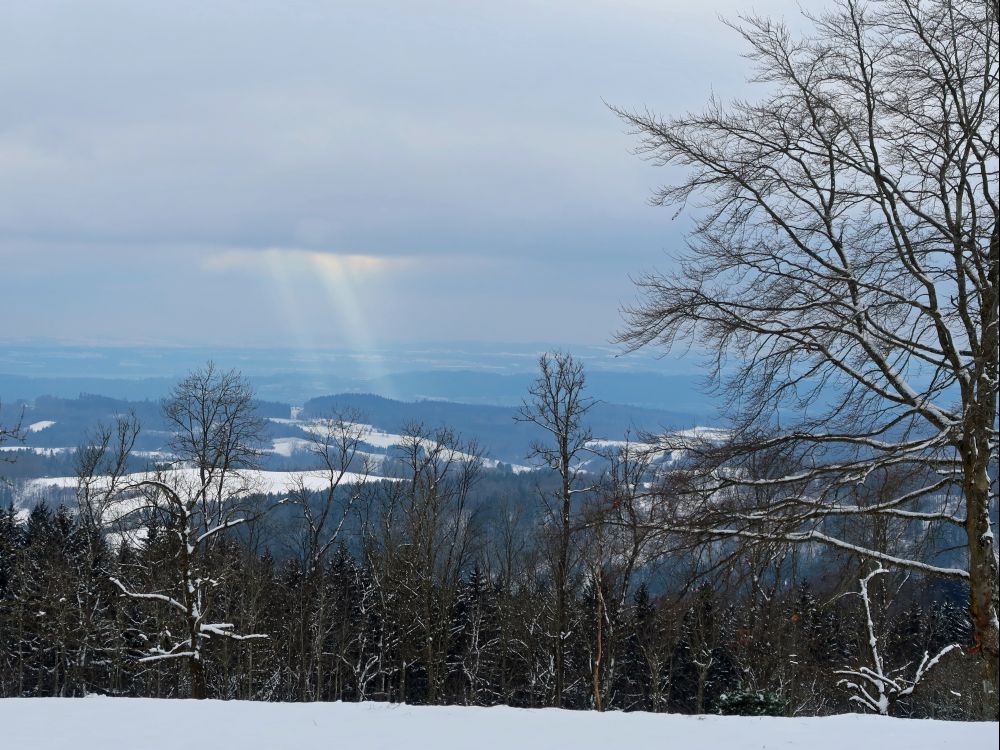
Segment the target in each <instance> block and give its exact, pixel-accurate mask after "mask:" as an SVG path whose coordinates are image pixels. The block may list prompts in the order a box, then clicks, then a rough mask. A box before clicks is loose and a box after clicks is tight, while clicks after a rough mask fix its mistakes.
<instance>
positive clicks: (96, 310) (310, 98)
mask: <svg viewBox="0 0 1000 750" xmlns="http://www.w3.org/2000/svg"><path fill="white" fill-rule="evenodd" d="M749 7H750V3H749V2H746V1H744V2H739V1H737V0H700V1H699V2H691V1H690V0H688V1H686V2H674V1H673V0H662V1H661V2H653V1H652V0H647V1H641V0H608V1H607V2H585V1H584V0H572V1H570V0H567V1H566V2H562V1H559V2H518V1H517V0H513V1H511V0H506V1H505V2H501V3H497V2H483V3H479V2H470V1H469V0H462V1H460V0H454V1H451V2H420V3H417V2H412V0H411V1H408V2H381V1H379V0H364V1H363V2H356V3H355V2H336V1H334V0H328V1H326V2H310V1H306V0H300V1H294V0H283V1H282V2H265V1H262V0H232V1H224V0H212V1H206V0H199V1H198V2H177V1H172V2H145V1H143V2H138V1H137V0H122V1H121V2H117V3H116V2H105V1H103V0H89V1H88V2H79V1H74V2H66V3H56V2H45V1H44V0H28V1H27V2H20V1H18V0H14V1H13V2H12V1H11V0H7V1H6V2H4V3H3V5H2V9H0V111H2V116H0V295H2V297H0V298H2V299H3V310H2V316H0V340H3V339H7V340H26V339H50V340H51V339H55V340H61V341H68V342H105V343H141V342H145V343H164V344H188V345H202V344H207V345H215V344H222V343H230V344H236V345H262V346H273V345H289V346H294V347H300V348H308V347H317V346H344V345H347V346H355V347H359V348H364V347H369V346H373V345H380V344H384V343H389V342H406V341H430V340H435V341H449V340H458V339H464V340H470V339H473V340H475V339H478V340H487V341H490V340H495V341H512V342H518V341H550V342H565V343H600V342H606V341H607V340H608V339H609V338H610V337H611V336H612V335H613V333H614V332H615V330H616V329H617V327H618V325H619V306H620V305H621V304H622V303H623V302H627V301H629V300H630V299H631V298H632V297H633V289H632V285H631V283H630V281H629V275H630V274H632V275H634V274H637V273H640V272H642V271H646V270H650V269H652V268H654V267H659V266H662V265H663V264H664V263H666V262H667V261H666V253H668V252H670V251H672V250H676V249H677V247H678V244H679V243H680V242H681V239H682V229H683V218H682V219H679V220H672V212H670V211H668V210H664V209H654V208H651V207H649V206H648V203H647V201H648V197H649V195H650V193H651V191H652V189H653V188H654V187H655V186H656V185H657V184H658V183H660V182H662V181H663V180H665V179H666V178H667V175H666V174H664V170H662V169H661V170H657V169H656V168H654V167H652V166H651V165H649V164H647V163H644V162H642V161H640V160H639V159H637V158H636V157H635V156H633V155H632V153H631V148H632V147H633V146H634V143H633V140H632V138H630V137H629V136H628V135H627V134H626V133H625V132H624V128H623V125H622V124H621V123H620V122H619V121H618V120H616V118H615V117H614V116H613V115H612V114H611V113H610V112H609V111H608V110H607V108H606V106H605V104H604V102H609V103H614V104H617V105H622V106H625V107H645V106H649V107H650V108H652V109H655V110H658V111H660V112H663V113H670V112H679V111H683V110H686V109H693V108H698V107H700V106H701V105H702V104H703V103H704V102H705V100H706V98H707V97H708V96H709V94H710V93H711V92H712V91H714V92H715V93H716V94H717V95H719V96H722V97H724V98H729V97H732V96H737V95H741V94H746V93H747V90H746V84H745V78H746V76H747V71H746V68H745V63H744V61H743V60H742V59H741V58H740V57H739V54H738V53H739V49H740V47H739V44H738V40H737V38H736V35H735V34H734V33H733V32H732V31H731V30H729V29H727V28H726V27H725V26H723V25H722V23H721V22H720V21H719V18H718V17H719V15H723V16H726V17H730V18H732V17H734V16H735V15H736V14H737V13H738V12H740V11H743V10H747V9H748V8H749ZM753 7H755V8H756V9H757V10H758V11H762V12H767V13H769V14H772V15H778V16H780V15H782V14H788V15H789V16H794V15H796V14H797V10H796V6H795V5H794V4H793V3H792V2H784V1H781V0H769V1H768V2H756V3H754V5H753Z"/></svg>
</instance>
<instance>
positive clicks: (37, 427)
mask: <svg viewBox="0 0 1000 750" xmlns="http://www.w3.org/2000/svg"><path fill="white" fill-rule="evenodd" d="M54 424H55V422H53V421H52V420H51V419H43V420H42V421H41V422H32V423H31V424H29V425H28V432H41V431H42V430H45V429H48V428H49V427H51V426H52V425H54Z"/></svg>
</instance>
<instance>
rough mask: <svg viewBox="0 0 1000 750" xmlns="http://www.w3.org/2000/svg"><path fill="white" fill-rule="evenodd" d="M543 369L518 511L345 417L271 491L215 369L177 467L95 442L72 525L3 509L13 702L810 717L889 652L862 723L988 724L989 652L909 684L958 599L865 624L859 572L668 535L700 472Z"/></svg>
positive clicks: (875, 610)
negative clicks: (605, 428)
mask: <svg viewBox="0 0 1000 750" xmlns="http://www.w3.org/2000/svg"><path fill="white" fill-rule="evenodd" d="M540 368H541V371H540V374H539V377H538V380H537V381H536V383H535V385H534V386H533V387H532V389H531V392H530V394H529V398H527V399H526V400H525V404H524V406H523V408H522V410H521V415H520V417H519V418H520V419H523V420H525V421H530V422H533V423H534V424H535V425H537V426H539V427H541V428H543V430H544V433H545V434H547V435H548V436H549V439H548V440H546V441H543V442H540V443H539V444H537V445H536V446H535V447H534V449H533V452H532V456H530V457H529V459H530V460H532V461H533V462H534V463H535V464H536V466H537V467H538V469H537V472H536V473H535V477H534V479H532V481H531V482H530V484H529V485H528V486H530V487H531V488H532V492H531V495H530V496H529V497H527V498H524V497H520V498H512V497H510V496H509V495H507V494H505V492H504V488H509V487H511V486H524V485H523V484H512V483H510V482H509V480H508V481H507V482H502V481H496V479H497V478H499V477H500V476H502V475H501V474H498V475H496V476H493V475H491V474H490V473H489V472H488V471H486V470H485V468H484V462H483V460H482V452H481V450H480V449H479V447H478V446H477V445H476V444H475V443H474V442H473V441H469V440H465V439H463V438H462V437H461V436H460V435H458V434H456V433H455V432H454V431H452V430H450V429H449V428H448V427H446V426H439V427H435V428H429V427H427V426H425V425H421V424H414V425H411V426H410V427H408V428H406V429H405V430H404V434H403V435H402V436H401V439H402V442H401V443H400V444H399V445H397V446H396V447H395V449H394V451H393V452H392V453H391V456H386V457H382V458H380V459H379V464H378V465H377V466H374V465H372V463H371V460H372V458H371V454H367V453H366V452H365V451H364V447H365V442H364V441H365V437H366V436H367V430H368V428H367V426H366V425H365V422H364V418H363V415H360V414H358V413H353V412H352V413H341V414H336V415H333V416H331V417H329V418H327V419H317V420H316V421H315V422H313V423H311V434H312V435H313V440H312V446H311V448H310V452H311V454H312V456H313V459H314V462H315V466H316V468H315V469H314V470H313V471H311V472H308V473H303V474H302V475H300V478H299V481H298V482H297V483H293V484H292V485H291V486H290V487H289V489H288V491H287V492H286V493H283V494H282V495H280V496H274V495H268V494H266V493H264V492H261V491H260V489H259V488H257V487H255V485H254V477H255V469H254V466H255V465H256V463H257V462H258V461H259V459H260V457H261V455H262V449H261V447H260V446H261V436H262V435H263V434H264V432H263V431H264V420H263V419H262V418H261V416H260V414H259V412H258V409H257V405H256V403H255V401H254V399H253V392H252V389H251V388H250V386H249V385H248V384H247V382H246V381H245V380H244V379H243V378H242V376H241V375H240V374H239V373H237V372H223V371H220V370H218V369H217V368H215V367H214V365H211V364H209V365H208V366H207V367H206V368H204V369H202V370H199V371H196V372H194V373H192V374H191V375H189V376H188V377H186V378H185V379H183V380H182V381H181V382H180V383H179V384H178V385H177V387H176V388H175V389H174V391H173V392H172V393H171V396H170V398H169V399H167V400H166V401H165V402H164V403H163V404H162V407H161V408H162V411H163V414H164V417H165V419H166V420H168V422H170V423H171V424H172V425H173V427H174V430H175V432H174V434H173V436H172V437H171V442H170V448H171V451H172V456H173V460H171V461H169V462H165V463H162V464H159V465H155V466H151V467H150V469H149V470H148V471H146V472H142V473H139V474H137V473H135V471H134V462H133V458H132V455H131V451H132V449H133V447H134V446H135V444H136V443H137V441H138V439H139V435H140V434H141V431H142V426H141V424H140V423H139V420H138V419H137V418H136V417H135V415H123V416H120V417H119V418H118V419H117V420H116V421H115V422H114V423H112V424H110V425H104V426H100V427H98V428H96V429H95V430H94V432H93V433H92V434H91V435H90V437H89V439H88V441H87V442H86V443H85V444H84V445H81V446H80V448H78V449H77V451H76V453H75V459H74V460H75V465H76V471H77V477H78V478H77V487H76V490H75V496H76V506H75V507H67V506H64V505H63V506H58V507H51V506H50V505H48V504H46V503H45V502H42V503H39V504H38V505H36V506H35V507H33V508H32V509H31V510H30V512H28V513H27V514H26V515H25V513H24V512H23V511H17V510H16V509H15V508H14V506H10V507H9V508H8V509H7V510H6V511H5V512H4V513H3V514H2V516H0V695H4V696H81V695H87V694H93V693H99V694H107V695H124V696H152V697H187V696H192V697H198V698H204V697H214V698H223V699H249V700H268V701H332V700H345V701H360V700H376V701H394V702H406V703H415V704H463V705H496V704H506V705H512V706H525V707H544V706H559V707H565V708H579V709H588V708H596V709H598V710H646V711H674V712H691V713H704V712H709V711H711V712H721V713H741V714H774V715H802V714H810V715H812V714H823V713H830V712H839V711H845V710H851V709H852V708H857V707H858V706H857V702H858V701H857V698H856V696H857V692H858V691H857V688H856V687H853V686H852V685H851V684H849V683H850V681H851V680H850V678H849V676H848V677H845V675H844V670H854V671H856V670H859V669H860V670H862V671H863V670H864V669H869V668H871V665H873V664H874V661H873V657H874V660H875V661H878V662H879V663H880V664H883V665H885V672H886V674H889V675H894V678H895V679H896V680H898V681H899V686H900V688H899V689H897V690H896V691H895V693H894V692H893V691H891V690H886V691H885V693H886V695H885V701H886V702H885V706H884V707H882V708H879V707H874V708H873V707H872V706H868V705H866V706H865V707H866V708H868V709H870V710H880V711H881V712H883V713H892V714H896V715H912V716H935V717H944V718H968V717H971V716H978V715H981V714H982V712H983V710H984V709H983V705H982V704H983V691H982V678H981V674H980V669H979V666H980V665H979V662H978V660H977V659H976V658H974V657H969V658H965V657H963V655H962V654H961V652H960V651H958V652H953V653H944V655H943V656H942V657H941V659H940V662H939V663H937V664H936V665H934V669H933V670H932V671H930V670H929V671H928V673H927V674H926V675H923V676H921V675H919V674H916V677H914V674H915V670H916V669H917V667H916V665H918V664H921V663H922V662H925V661H926V660H927V658H928V657H927V655H929V654H939V653H942V649H946V648H948V647H950V646H952V645H953V644H960V643H961V644H964V643H968V641H969V640H970V637H971V631H970V623H969V619H968V614H967V610H966V607H965V604H964V601H963V599H964V597H966V596H967V591H966V589H965V588H964V587H962V586H961V585H956V584H952V583H951V582H949V581H938V582H936V583H935V582H934V580H933V579H929V578H927V577H925V576H923V575H919V574H909V575H902V574H894V575H885V576H881V577H880V578H879V579H878V580H876V581H874V582H873V584H872V589H871V595H870V597H868V598H866V599H865V600H864V604H866V605H870V606H868V610H869V611H868V612H867V613H866V611H865V609H864V608H863V607H862V606H861V605H862V602H861V601H859V595H858V592H857V590H856V582H857V580H858V578H859V576H860V575H862V574H863V572H864V571H866V570H871V565H870V564H869V563H867V562H866V561H865V559H864V558H863V557H859V556H857V555H852V554H838V553H835V552H826V553H822V554H818V553H817V551H816V550H815V548H811V547H804V546H801V545H794V544H787V543H784V542H782V541H781V540H780V539H772V540H767V541H765V542H759V541H758V542H756V543H743V542H740V543H733V542H726V541H720V540H718V539H715V540H707V541H706V540H705V539H702V538H698V537H696V536H695V537H692V536H690V535H685V534H676V533H673V531H672V529H671V523H672V522H671V518H673V522H676V520H677V516H676V511H677V508H678V506H683V505H684V501H683V500H682V499H680V496H677V497H674V496H671V495H670V492H671V488H672V487H677V486H678V485H676V481H675V479H671V477H674V478H675V477H676V476H677V475H681V476H686V475H687V473H688V471H687V470H686V469H685V468H684V467H685V464H684V463H683V462H682V461H680V460H679V459H671V461H670V462H668V463H667V464H658V463H657V462H656V461H654V457H655V456H657V455H659V456H660V458H661V459H662V458H664V455H663V454H662V452H657V451H654V450H650V449H649V446H646V447H645V448H641V446H643V444H640V443H631V442H629V441H628V440H625V441H620V442H611V443H610V444H608V441H594V440H593V439H592V437H591V434H590V431H589V429H588V426H587V414H588V411H589V408H590V406H591V404H592V402H591V401H590V400H589V399H588V398H587V396H586V382H585V377H584V372H583V367H582V365H581V364H580V363H579V362H577V361H575V360H574V359H573V358H572V357H571V356H569V355H566V354H560V353H557V354H555V355H552V356H549V355H545V356H543V357H542V358H541V360H540ZM690 445H691V446H692V449H694V448H695V447H696V446H697V445H699V443H698V442H693V443H691V444H690ZM597 459H600V461H597ZM375 469H377V470H378V472H379V474H378V475H375V474H374V470H375ZM688 481H689V480H688ZM669 513H674V514H675V515H673V516H672V517H668V516H667V515H665V514H669ZM863 528H864V529H866V530H867V529H868V524H865V525H864V526H863ZM890 531H891V530H890V528H889V527H888V526H886V525H881V526H879V528H878V533H877V534H876V535H875V536H876V537H877V539H878V544H879V545H881V546H880V547H879V548H880V549H885V550H897V549H900V548H901V547H899V545H900V544H904V545H905V544H907V543H908V541H907V540H906V539H900V538H899V537H898V535H894V534H891V533H890ZM878 570H879V571H881V570H882V569H881V567H879V569H878ZM866 596H867V595H866ZM872 632H874V633H875V634H876V637H877V641H878V644H879V646H878V653H877V654H873V653H872V652H871V648H870V637H871V633H872ZM879 669H881V666H880V667H879ZM907 680H909V682H907ZM918 682H919V685H917V683H918ZM907 685H910V686H912V687H913V688H916V687H919V690H917V689H911V690H908V691H907V690H905V688H906V686H907Z"/></svg>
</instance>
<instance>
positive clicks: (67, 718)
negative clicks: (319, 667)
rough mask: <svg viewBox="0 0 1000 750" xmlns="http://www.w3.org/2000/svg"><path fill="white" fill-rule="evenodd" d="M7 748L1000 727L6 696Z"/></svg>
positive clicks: (912, 737) (777, 738) (903, 742)
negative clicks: (180, 732) (193, 741)
mask: <svg viewBox="0 0 1000 750" xmlns="http://www.w3.org/2000/svg"><path fill="white" fill-rule="evenodd" d="M0 726H2V727H3V745H4V747H10V748H15V747H24V748H33V749H34V750H48V749H49V748H53V749H54V748H60V749H62V748H72V750H107V749H108V748H118V747H121V748H141V749H142V750H176V748H178V747H180V746H184V745H185V744H190V742H187V740H186V739H184V738H182V737H181V735H179V734H178V727H183V728H184V737H187V738H191V737H195V738H197V743H196V744H197V746H198V747H203V748H219V749H220V750H221V749H222V748H239V750H274V749H275V748H301V750H311V749H312V748H365V749H366V750H389V749H390V748H391V749H393V750H395V749H396V748H412V749H413V750H468V748H475V749H476V750H508V749H509V748H517V750H559V749H560V748H573V750H609V749H611V748H701V749H702V750H714V749H715V748H719V749H720V750H751V748H752V749H753V750H761V749H762V748H764V749H772V750H777V748H809V749H810V750H843V748H845V747H854V748H867V747H872V748H879V750H896V749H897V748H898V749H899V750H903V749H904V748H905V750H938V749H939V748H943V747H983V748H985V747H996V738H997V725H996V724H995V723H987V722H975V723H973V722H968V723H963V722H945V721H924V720H918V719H888V718H883V717H878V716H862V715H857V714H846V715H842V716H828V717H823V718H796V719H776V718H770V717H728V716H679V715H676V714H649V713H627V714H626V713H620V712H609V713H604V714H599V713H596V712H591V711H561V710H558V709H544V710H529V709H517V708H508V707H497V708H463V707H458V706H439V707H415V706H406V705H391V704H385V703H247V702H242V701H191V700H155V699H152V698H96V699H82V700H80V699H76V700H74V699H70V698H10V699H5V700H0Z"/></svg>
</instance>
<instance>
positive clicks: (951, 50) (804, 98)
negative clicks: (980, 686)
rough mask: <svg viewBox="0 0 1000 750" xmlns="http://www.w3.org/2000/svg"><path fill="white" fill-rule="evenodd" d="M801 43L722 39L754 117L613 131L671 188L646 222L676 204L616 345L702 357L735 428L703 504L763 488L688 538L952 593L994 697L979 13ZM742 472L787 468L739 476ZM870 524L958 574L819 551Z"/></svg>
mask: <svg viewBox="0 0 1000 750" xmlns="http://www.w3.org/2000/svg"><path fill="white" fill-rule="evenodd" d="M807 22H808V26H809V27H810V28H809V30H808V31H807V32H805V35H804V36H802V37H797V36H794V35H793V34H792V33H791V31H789V29H788V28H787V27H786V26H785V25H783V24H781V23H775V22H773V21H770V20H767V19H764V18H758V17H747V18H744V19H742V22H741V23H739V24H737V25H734V28H735V29H736V30H737V31H738V32H739V33H740V34H741V35H742V37H743V39H744V41H745V42H746V44H747V45H748V47H749V50H748V53H747V57H748V58H749V59H750V60H751V61H752V63H753V65H754V67H755V71H756V79H755V80H756V81H758V82H762V83H764V84H765V89H764V91H765V93H764V94H763V95H762V96H761V98H759V99H757V100H754V101H738V102H735V103H733V104H731V105H728V106H724V105H722V104H719V103H718V102H716V101H714V100H713V101H712V102H711V103H710V104H709V105H708V107H707V108H706V110H705V111H704V112H702V113H701V114H690V115H684V116H680V117H673V118H666V119H664V118H660V117H658V116H656V115H654V114H651V113H649V112H627V111H623V110H619V112H618V113H619V114H620V115H621V116H622V117H623V118H624V120H625V121H626V122H627V123H629V124H630V125H631V126H632V127H633V128H634V129H635V131H636V133H638V134H639V136H640V137H641V139H642V140H641V144H642V145H641V147H640V148H641V151H642V153H644V154H645V155H646V156H647V157H648V158H649V159H651V160H652V161H653V162H654V163H656V164H660V165H673V166H678V167H681V168H682V169H684V170H685V171H686V176H685V177H683V178H682V179H681V181H680V182H679V183H677V184H675V185H672V186H669V187H665V188H663V189H662V190H660V191H659V192H658V193H657V195H656V198H655V203H657V204H660V205H674V206H680V207H683V206H685V205H689V204H696V206H695V209H694V210H693V211H692V216H693V217H694V222H695V223H694V228H693V231H692V233H691V236H690V238H689V242H688V245H687V250H686V251H684V252H682V253H681V254H680V257H679V258H678V260H677V265H676V268H675V270H672V271H670V272H668V273H663V274H654V275H650V276H647V277H645V278H644V279H642V280H641V281H640V286H641V288H642V290H643V291H644V293H645V296H644V299H643V301H641V302H640V303H639V304H638V305H637V306H635V307H633V308H632V309H631V310H629V311H628V319H627V321H628V322H627V327H626V329H625V331H624V333H623V334H622V336H621V338H622V341H624V342H625V343H626V344H627V345H629V346H631V347H641V346H644V345H647V344H654V343H655V344H659V345H666V346H667V347H670V346H673V345H675V344H681V345H685V346H691V345H692V342H694V344H693V345H694V346H695V347H696V348H697V349H699V350H701V351H703V352H706V353H707V354H708V359H709V362H710V363H711V364H712V365H714V369H713V372H714V376H715V381H716V383H718V384H720V385H724V386H726V387H727V388H728V390H729V394H730V396H731V403H732V405H733V407H734V409H733V411H734V414H735V415H736V417H737V420H736V424H735V430H734V434H733V440H732V441H731V442H730V443H729V444H728V446H726V455H725V460H724V461H722V460H720V461H718V462H716V464H717V465H719V464H722V463H726V464H728V465H729V467H730V469H731V470H727V471H725V472H719V471H716V472H715V473H714V474H713V475H712V476H711V481H712V482H715V483H716V484H715V489H717V490H726V491H728V492H733V493H739V491H740V490H745V489H754V488H755V487H759V486H760V485H762V484H766V485H769V486H771V487H776V488H779V489H780V490H781V492H780V493H779V497H778V498H776V499H775V500H774V501H773V502H769V503H768V504H766V505H763V506H759V507H746V508H744V509H743V510H741V511H740V512H737V513H733V514H732V515H731V516H730V518H729V519H728V520H727V521H726V522H724V523H722V524H720V525H718V526H715V527H713V528H711V529H709V530H710V531H713V532H717V533H716V536H717V537H724V536H741V537H743V538H745V539H750V540H753V539H768V540H773V539H775V538H779V539H782V540H785V541H789V542H818V543H822V544H826V545H829V546H832V547H836V548H839V549H842V550H847V551H849V552H851V553H854V554H858V555H861V556H865V557H867V558H869V559H873V560H875V561H881V562H883V563H886V564H889V565H892V566H893V567H897V568H902V569H909V570H915V571H921V572H923V573H927V574H933V575H938V576H945V577H949V578H952V579H956V580H959V581H962V582H964V583H966V584H967V585H968V587H969V614H970V617H971V619H972V622H973V624H974V629H975V640H976V643H975V646H974V648H975V649H976V650H978V651H979V652H981V654H982V656H983V657H984V660H985V669H986V673H987V675H988V679H989V682H990V683H992V686H993V689H994V691H995V690H996V686H997V677H998V667H997V661H998V656H1000V654H998V621H997V597H998V593H997V570H998V558H997V547H996V543H995V539H994V534H993V529H992V526H991V520H990V519H991V514H993V513H995V508H996V467H997V464H996V448H997V434H998V432H997V394H998V390H997V388H998V364H997V363H998V357H1000V344H998V342H1000V338H998V337H1000V329H998V322H1000V321H998V288H1000V285H998V271H1000V234H998V232H1000V228H998V223H997V214H998V210H1000V206H998V200H1000V197H998V127H997V111H998V96H997V92H998V89H1000V86H998V75H997V71H998V59H997V48H998V38H1000V37H998V34H1000V31H998V26H997V3H996V2H995V0H988V1H987V2H983V1H982V0H919V1H918V0H875V1H873V2H869V3H861V2H855V0H838V2H837V3H836V4H835V5H834V6H833V8H832V10H830V11H829V12H827V13H823V14H821V15H807ZM779 414H780V420H778V419H777V418H776V416H777V415H779ZM761 450H769V451H776V452H779V453H783V454H784V455H785V456H790V457H793V458H794V459H795V460H794V461H792V462H790V465H796V466H798V468H796V469H794V470H792V471H790V472H785V473H782V472H773V473H771V474H768V475H764V476H762V475H757V474H753V473H751V472H746V471H742V470H740V466H741V464H743V463H745V462H746V461H748V460H750V459H749V458H748V457H750V456H752V455H753V454H754V453H757V452H759V451H761ZM891 470H902V471H904V472H906V473H908V474H909V475H910V481H909V482H907V483H905V484H901V485H900V487H899V489H898V491H897V492H895V493H894V494H893V495H892V497H890V498H885V499H881V500H879V501H878V502H876V503H870V502H866V501H865V499H864V496H863V493H858V492H855V491H853V490H854V489H856V488H858V487H860V486H863V485H864V483H865V482H866V481H868V480H869V478H872V477H874V478H876V479H877V478H878V477H879V476H880V475H882V474H884V473H885V472H888V471H891ZM706 496H707V497H713V498H715V499H718V498H719V497H720V493H719V492H715V493H709V495H706ZM876 517H883V518H887V519H891V520H892V521H895V522H899V523H902V524H911V525H912V528H911V533H912V534H916V533H918V531H919V529H920V528H921V527H922V525H923V524H927V525H929V526H932V527H939V528H942V529H943V533H944V534H945V535H947V533H948V530H949V529H950V530H952V533H953V536H959V535H960V536H961V537H962V538H963V540H964V541H963V544H962V546H963V548H964V555H963V557H964V559H963V560H954V559H948V558H945V557H943V556H934V555H923V556H922V555H919V554H917V553H915V552H913V551H911V550H907V549H903V550H901V551H897V552H895V553H894V552H891V551H890V552H886V551H884V550H879V549H876V548H873V547H871V546H865V545H864V544H857V543H854V542H852V541H851V540H850V539H849V538H848V537H847V536H844V535H842V534H841V533H840V532H839V531H837V529H843V528H847V527H849V525H850V524H851V523H856V522H860V523H863V524H868V523H871V522H872V520H873V519H874V518H876ZM833 521H837V522H838V524H839V525H838V526H836V528H835V527H834V525H833ZM904 536H906V535H904Z"/></svg>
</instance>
